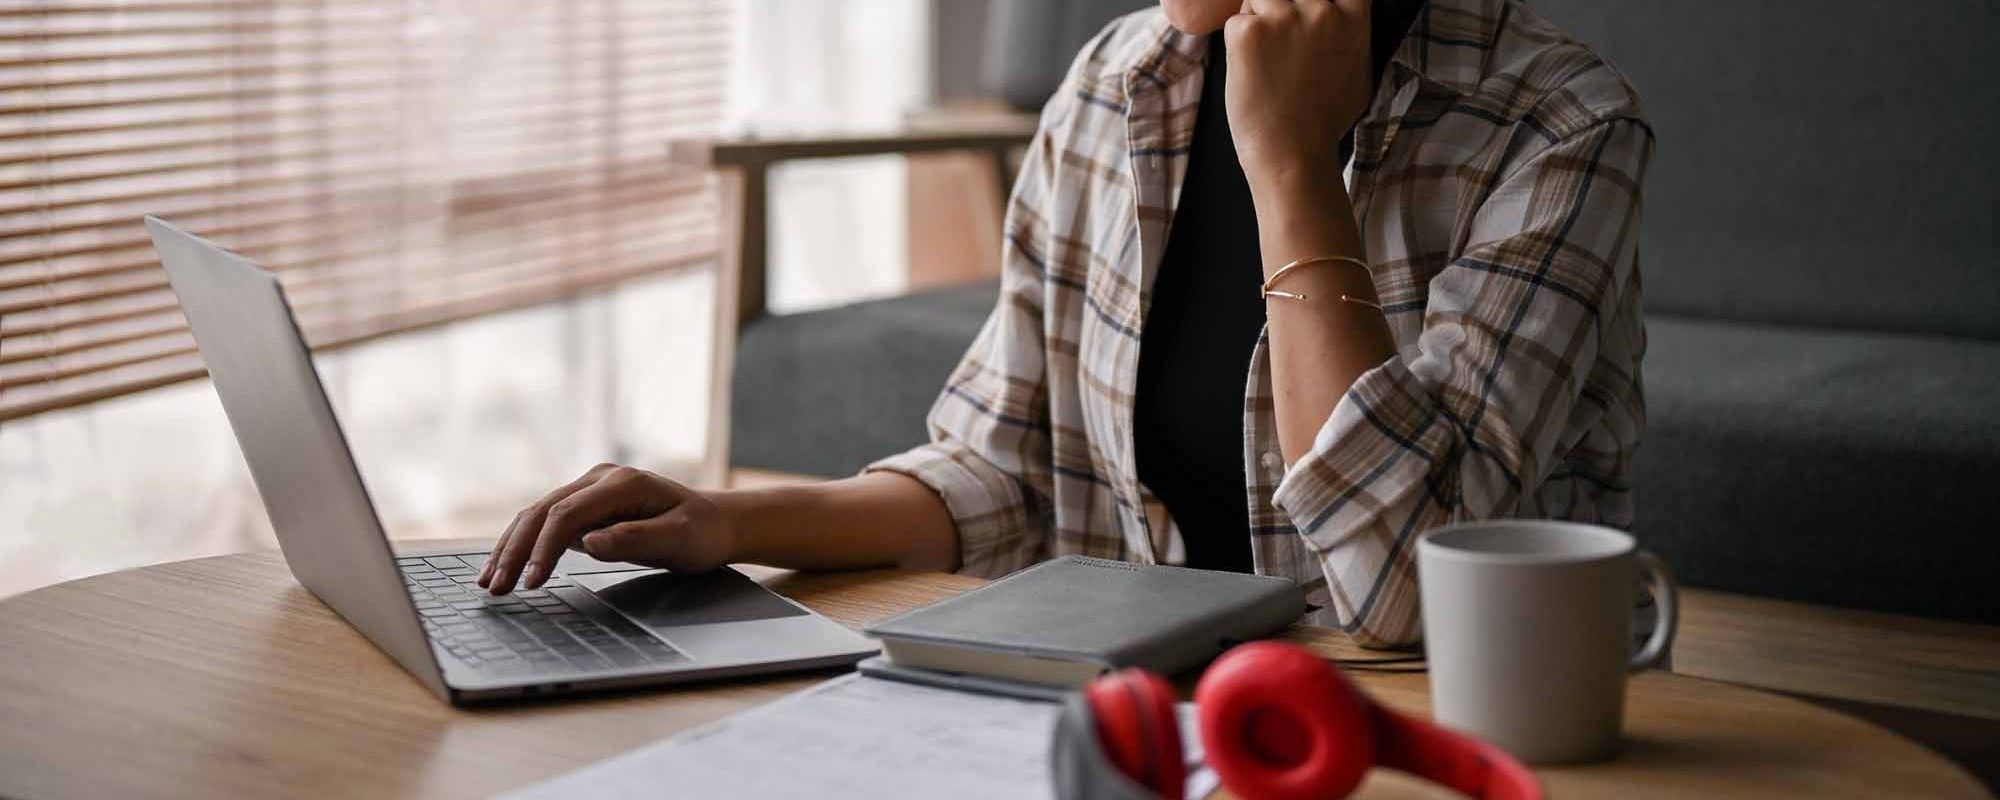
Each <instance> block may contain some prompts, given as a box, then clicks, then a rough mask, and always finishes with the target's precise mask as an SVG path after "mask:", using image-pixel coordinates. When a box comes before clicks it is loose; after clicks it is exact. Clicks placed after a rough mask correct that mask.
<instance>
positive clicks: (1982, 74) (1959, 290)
mask: <svg viewBox="0 0 2000 800" xmlns="http://www.w3.org/2000/svg"><path fill="white" fill-rule="evenodd" d="M1532 5H1533V6H1534V7H1535V8H1537V9H1539V10H1540V11H1541V12H1542V13H1543V14H1545V15H1547V16H1549V17H1551V18H1552V19H1554V20H1555V21H1556V22H1557V23H1558V24H1559V25H1561V26H1562V27H1564V28H1565V29H1566V30H1568V31H1569V32H1570V33H1572V34H1573V35H1575V36H1577V37H1578V38H1580V39H1582V40H1584V41H1587V42H1590V43H1592V44H1593V45H1595V46H1596V47H1597V48H1598V49H1599V51H1600V52H1601V53H1603V54H1604V55H1605V56H1606V57H1607V58H1608V59H1609V60H1610V61H1611V62H1612V63H1614V64H1615V65H1617V66H1618V67H1619V68H1620V69H1621V70H1622V71H1624V73H1625V74H1626V75H1627V76H1628V78H1629V79H1630V80H1631V82H1632V83H1633V85H1634V86H1636V87H1637V88H1638V90H1639V92H1640V95H1641V97H1642V98H1643V99H1644V102H1645V104H1646V108H1647V111H1648V114H1649V116H1650V117H1651V119H1652V121H1653V124H1654V127H1655V130H1656V133H1657V134H1658V141H1659V144H1658V149H1657V151H1656V156H1655V160H1654V162H1653V165H1652V171H1651V174H1650V175H1649V177H1648V184H1647V195H1646V211H1645V215H1646V219H1645V223H1644V238H1643V242H1642V269H1643V275H1644V291H1645V293H1646V307H1647V332H1648V340H1649V346H1648V351H1647V355H1646V363H1645V381H1646V390H1647V401H1648V416H1649V426H1648V431H1647V435H1646V439H1645V442H1644V444H1643V446H1642V448H1641V450H1640V452H1639V454H1638V463H1637V464H1636V465H1635V472H1636V474H1637V477H1638V482H1639V486H1638V502H1639V511H1638V514H1639V516H1638V523H1637V526H1636V530H1635V532H1636V534H1637V535H1638V536H1639V537H1640V538H1641V540H1642V541H1643V542H1644V543H1645V545H1646V546H1647V547H1649V548H1651V549H1653V550H1654V551H1656V552H1658V553H1660V554H1661V555H1662V556H1664V557H1665V558H1666V559H1667V560H1668V562H1669V563H1671V564H1672V565H1673V566H1674V568H1675V569H1676V570H1677V571H1678V572H1679V573H1680V576H1681V579H1682V580H1683V581H1684V582H1685V583H1687V584H1689V585H1693V586H1704V587H1711V588H1718V589H1725V590H1729V591H1736V592H1744V593H1750V594H1759V595H1768V596H1776V597H1783V598H1787V599H1793V600H1801V601H1807V602H1814V603H1826V604H1835V605H1845V606H1853V607H1861V608H1871V609H1878V610H1885V611H1895V612H1903V613H1912V614H1920V615H1927V616H1936V617H1947V618H1957V619H1965V620H1974V621H1981V622H1988V623H1994V622H2000V590H1996V588H1995V584H1996V582H2000V558H1996V556H1995V553H1996V547H1995V546H1994V544H1993V542H1992V537H1991V531H1993V530H1994V529H1995V528H1996V527H1997V526H1996V525H1995V523H1994V522H1993V515H1994V514H1995V513H1996V504H1995V502H1994V501H1995V499H2000V269H1996V266H2000V265H1996V263H1995V260H1996V253H2000V226H1996V220H1995V219H1994V216H1995V203H1994V200H1995V188H1994V187H1995V184H1996V181H2000V152H1996V151H1995V148H1994V146H1995V145H1996V144H2000V138H1995V136H1994V135H1993V133H1992V132H1991V131H1992V128H1991V127H1990V126H1992V125H1994V124H1996V123H2000V108H1996V97H2000V94H1996V92H1994V91H1993V89H1992V84H1991V81H1992V80H1993V76H1995V75H2000V59H1996V58H1995V56H1994V55H1993V51H1992V49H1991V48H1992V45H1993V44H1994V31H1996V30H2000V25H1996V24H1995V23H1996V21H2000V20H1996V19H1995V17H1996V12H1995V11H1994V10H1993V9H1992V8H1991V7H1990V6H1988V5H1986V4H1985V3H1983V2H1976V1H1975V0H1954V1H1952V2H1946V1H1945V0H1937V1H1936V2H1929V3H1922V4H1900V5H1897V6H1895V7H1894V8H1891V7H1887V6H1881V5H1879V4H1872V3H1858V2H1846V1H1845V0H1843V1H1842V2H1835V3H1819V4H1810V5H1809V6H1800V5H1798V4H1796V3H1778V2H1771V1H1770V0H1744V2H1737V3H1705V4H1699V5H1697V6H1689V5H1687V4H1678V3H1659V2H1656V0H1533V2H1532ZM1061 66H1062V65H1061V64H1060V63H1056V64H1054V66H1053V69H1052V70H1051V69H1044V70H1043V73H1044V74H1047V73H1050V72H1057V71H1059V70H1060V68H1061ZM1023 68H1024V69H1025V68H1026V67H1023ZM1050 80H1052V78H1051V79H1050ZM1012 91H1018V89H1013V90H1012ZM993 296H994V289H993V287H992V286H991V285H983V286H974V287H966V288H962V289H952V290H947V291H942V292H932V293H927V294H922V295H915V296H910V297H903V298H896V299H893V300H886V301H879V302H872V303H863V304H857V305H853V306H848V307H844V308H839V309H832V310H828V311H820V312H814V313H809V314H799V315H793V316H787V317H772V318H767V319H763V320H759V321H757V322H755V323H753V324H751V325H750V326H749V327H748V328H747V329H746V330H745V331H744V333H743V337H742V340H741V342H740V344H739V349H738V368H737V372H736V379H735V380H736V384H735V385H736V392H735V398H736V401H735V407H734V417H733V418H734V428H733V429H734V434H733V435H734V439H733V441H734V442H735V448H734V454H733V456H734V461H735V463H736V464H737V465H739V466H755V467H764V468H769V469H778V470H785V471H792V472H803V473H812V474H822V475H840V474H848V473H851V472H853V471H854V470H855V469H857V468H859V467H860V466H862V465H863V464H865V463H867V462H868V461H869V460H871V459H872V458H874V457H877V456H879V455H881V454H884V453H890V452H894V451H897V450H900V449H903V448H906V447H909V446H910V445H913V444H915V443H918V442H921V441H922V440H923V439H924V427H923V417H924V412H925V411H926V410H927V409H928V407H929V406H930V403H931V401H932V399H933V398H934V397H935V394H936V392H937V389H938V387H939V386H940V385H941V384H942V382H943V380H944V378H945V376H946V374H947V373H948V372H949V371H950V369H951V367H952V365H953V364H955V363H956V361H957V358H958V356H959V355H960V353H961V352H962V351H963V349H964V347H965V346H966V344H967V343H968V342H969V341H970V340H971V338H972V336H973V335H974V333H975V332H976V331H977V330H978V327H979V325H980V323H981V321H982V319H983V316H984V314H985V312H986V310H987V309H988V308H989V307H990V306H991V303H992V299H993Z"/></svg>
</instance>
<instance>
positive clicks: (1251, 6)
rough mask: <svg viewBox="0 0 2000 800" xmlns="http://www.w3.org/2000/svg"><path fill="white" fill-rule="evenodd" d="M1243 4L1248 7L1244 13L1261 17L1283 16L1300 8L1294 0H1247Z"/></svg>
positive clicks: (1315, 0) (1316, 0)
mask: <svg viewBox="0 0 2000 800" xmlns="http://www.w3.org/2000/svg"><path fill="white" fill-rule="evenodd" d="M1314 2H1318V0H1314ZM1243 5H1244V6H1245V7H1246V9H1247V10H1245V11H1244V13H1246V14H1256V15H1257V16H1260V17H1282V16H1284V15H1286V14H1291V13H1295V12H1297V11H1298V8H1297V7H1295V6H1293V5H1292V0H1246V2H1244V4H1243Z"/></svg>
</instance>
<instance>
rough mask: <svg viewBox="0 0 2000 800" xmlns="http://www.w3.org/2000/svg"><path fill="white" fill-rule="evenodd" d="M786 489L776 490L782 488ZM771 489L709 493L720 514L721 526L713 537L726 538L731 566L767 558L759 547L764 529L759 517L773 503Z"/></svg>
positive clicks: (729, 490)
mask: <svg viewBox="0 0 2000 800" xmlns="http://www.w3.org/2000/svg"><path fill="white" fill-rule="evenodd" d="M783 488H786V487H775V489H783ZM773 491H774V488H758V489H721V490H717V491H715V492H711V493H710V494H709V497H710V498H711V499H712V500H714V501H715V507H716V510H717V511H720V512H721V515H722V519H723V522H724V524H723V525H722V526H720V527H721V529H720V530H717V531H714V532H713V535H716V536H721V537H723V538H724V539H725V542H724V544H725V545H726V546H725V547H724V551H725V552H727V553H728V554H729V556H728V558H727V562H728V563H731V564H750V563H762V562H763V561H766V560H768V558H769V556H768V555H767V554H766V553H765V552H764V550H765V548H762V547H760V546H759V545H760V544H761V542H760V539H761V538H762V537H761V534H760V533H759V531H760V530H762V529H763V526H761V525H760V524H759V523H758V518H759V517H761V516H764V515H765V514H766V512H768V509H769V507H770V505H771V503H772V497H771V493H772V492H773Z"/></svg>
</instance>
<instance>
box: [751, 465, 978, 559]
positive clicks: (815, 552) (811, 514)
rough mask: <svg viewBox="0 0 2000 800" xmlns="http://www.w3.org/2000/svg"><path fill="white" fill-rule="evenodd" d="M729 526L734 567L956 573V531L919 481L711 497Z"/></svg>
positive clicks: (852, 481) (876, 478)
mask: <svg viewBox="0 0 2000 800" xmlns="http://www.w3.org/2000/svg"><path fill="white" fill-rule="evenodd" d="M712 497H713V498H714V500H715V503H716V505H717V506H718V507H719V508H720V509H721V510H722V511H723V513H724V514H725V515H726V516H727V517H728V519H729V520H730V527H731V528H732V535H733V538H734V540H735V542H734V546H733V548H732V552H731V557H730V559H729V560H730V561H734V562H743V563H754V564H767V565H770V566H774V567H785V568H790V569H861V568H867V567H888V566H899V567H903V568H906V569H934V570H949V569H957V568H958V560H959V556H958V529H957V526H956V524H955V523H953V522H952V518H951V513H950V511H949V510H948V509H947V508H946V507H945V504H944V500H942V499H940V498H939V497H938V496H937V493H936V492H933V491H931V489H930V487H928V486H925V485H924V484H922V483H920V482H918V481H917V480H916V479H915V478H911V477H909V476H907V475H902V474H899V473H894V472H871V473H868V474H866V475H860V476H856V477H852V478H845V479H842V480H837V481H827V482H825V483H805V484H796V485H789V486H773V487H764V488H755V489H729V490H724V491H720V492H716V493H714V494H713V495H712Z"/></svg>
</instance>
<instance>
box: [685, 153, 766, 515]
mask: <svg viewBox="0 0 2000 800" xmlns="http://www.w3.org/2000/svg"><path fill="white" fill-rule="evenodd" d="M715 174H716V177H717V180H718V182H719V186H718V193H719V194H720V195H721V197H720V200H721V207H722V208H721V211H722V213H721V219H722V230H720V231H718V232H717V233H718V236H719V237H720V239H721V241H720V242H719V244H720V245H721V247H720V250H721V258H720V259H719V260H718V263H717V264H716V270H715V304H714V325H713V329H712V330H713V333H712V334H711V336H712V341H711V342H710V347H709V370H708V379H709V387H708V431H707V437H706V440H705V442H704V448H703V456H702V465H701V473H700V475H699V477H698V479H697V480H698V482H699V483H700V485H701V486H702V487H703V488H721V487H723V486H726V485H727V484H728V480H729V446H730V441H729V427H730V402H731V397H730V388H731V387H730V383H731V380H732V379H733V378H734V375H735V368H736V339H737V336H738V335H739V334H740V333H741V332H742V330H743V324H744V323H746V322H748V321H750V320H752V319H755V318H756V317H758V316H759V315H761V314H763V313H764V297H765V294H764V291H765V285H766V284H765V252H766V250H765V246H766V240H765V233H766V230H765V224H766V218H767V217H766V215H767V213H768V209H767V206H766V199H765V171H764V169H763V167H762V166H761V165H760V166H755V167H723V168H719V169H717V170H716V172H715Z"/></svg>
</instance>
